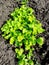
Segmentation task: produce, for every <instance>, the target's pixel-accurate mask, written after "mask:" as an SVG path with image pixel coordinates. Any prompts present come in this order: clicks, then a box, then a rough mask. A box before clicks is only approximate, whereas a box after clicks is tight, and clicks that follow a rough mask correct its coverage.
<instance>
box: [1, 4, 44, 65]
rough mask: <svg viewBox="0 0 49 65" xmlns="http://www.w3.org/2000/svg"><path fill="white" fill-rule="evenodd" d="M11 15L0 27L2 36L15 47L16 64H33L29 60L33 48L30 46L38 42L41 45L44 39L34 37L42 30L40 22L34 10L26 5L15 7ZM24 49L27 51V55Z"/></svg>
mask: <svg viewBox="0 0 49 65" xmlns="http://www.w3.org/2000/svg"><path fill="white" fill-rule="evenodd" d="M11 17H12V18H11V19H9V20H7V21H6V23H5V24H4V25H3V26H2V28H1V30H2V32H3V34H2V36H3V37H4V38H5V39H7V40H9V43H10V44H11V45H14V46H15V47H16V49H15V52H16V57H17V58H18V59H19V62H18V65H34V63H33V61H32V60H31V57H32V55H33V54H32V53H33V49H34V48H32V46H35V45H36V44H38V45H39V46H40V47H41V46H42V45H43V41H44V39H43V38H42V37H38V38H37V37H36V36H37V34H40V33H42V32H44V29H43V28H42V24H41V23H40V21H38V20H37V19H36V17H35V15H34V10H33V9H32V8H30V7H28V6H26V5H22V6H21V7H20V8H15V10H14V11H13V12H12V13H11ZM25 51H29V52H28V53H27V55H26V54H25Z"/></svg>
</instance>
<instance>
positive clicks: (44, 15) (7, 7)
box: [0, 0, 49, 65]
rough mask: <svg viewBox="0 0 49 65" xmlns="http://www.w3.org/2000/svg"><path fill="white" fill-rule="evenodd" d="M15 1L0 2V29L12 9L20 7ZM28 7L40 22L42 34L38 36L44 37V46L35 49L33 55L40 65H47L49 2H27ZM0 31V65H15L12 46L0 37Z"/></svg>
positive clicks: (3, 0)
mask: <svg viewBox="0 0 49 65" xmlns="http://www.w3.org/2000/svg"><path fill="white" fill-rule="evenodd" d="M20 5H21V4H20V2H16V0H0V28H1V26H2V25H3V24H4V22H5V21H6V20H7V19H9V18H10V17H9V15H10V13H11V12H12V11H13V10H14V8H16V7H18V6H20ZM28 6H30V7H32V8H33V9H34V10H35V16H36V18H37V19H38V20H40V21H41V23H42V25H43V28H44V29H45V30H46V31H45V32H44V33H42V34H40V35H38V36H42V37H44V39H45V40H44V45H43V46H42V48H41V49H40V48H39V47H37V46H36V47H35V48H36V49H35V51H34V55H35V57H36V59H37V60H38V62H39V63H40V64H41V65H49V0H29V3H28ZM1 35H2V34H1V31H0V65H17V61H16V59H15V53H14V51H13V50H12V46H11V45H10V44H9V43H8V42H6V40H4V39H3V37H2V36H1Z"/></svg>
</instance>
